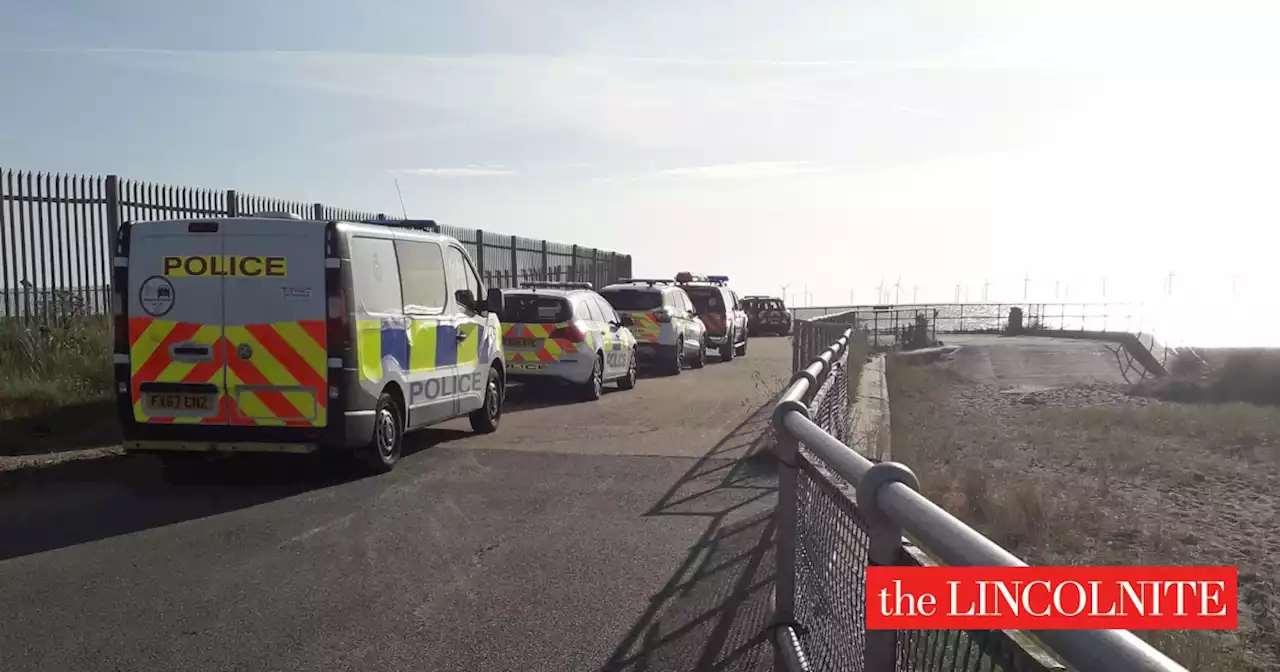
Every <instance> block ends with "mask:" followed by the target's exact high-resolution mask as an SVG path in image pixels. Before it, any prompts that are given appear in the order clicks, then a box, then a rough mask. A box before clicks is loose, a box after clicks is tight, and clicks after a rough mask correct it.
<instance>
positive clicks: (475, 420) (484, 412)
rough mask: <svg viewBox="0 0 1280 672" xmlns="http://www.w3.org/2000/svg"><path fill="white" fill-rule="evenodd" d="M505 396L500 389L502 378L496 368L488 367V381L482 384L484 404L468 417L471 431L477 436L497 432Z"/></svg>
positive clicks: (501, 388)
mask: <svg viewBox="0 0 1280 672" xmlns="http://www.w3.org/2000/svg"><path fill="white" fill-rule="evenodd" d="M504 396H506V395H505V394H504V391H503V387H502V376H500V375H498V369H497V368H496V367H492V366H490V367H489V380H488V381H486V382H485V384H484V403H482V404H481V405H480V408H477V409H476V410H474V411H471V415H470V416H469V418H470V420H471V429H472V430H474V431H475V432H476V433H477V434H492V433H493V432H495V431H497V430H498V423H499V422H501V421H502V402H503V397H504Z"/></svg>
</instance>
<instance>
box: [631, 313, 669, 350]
mask: <svg viewBox="0 0 1280 672" xmlns="http://www.w3.org/2000/svg"><path fill="white" fill-rule="evenodd" d="M631 319H632V320H633V321H634V322H635V324H634V325H632V326H631V328H630V329H631V335H632V336H635V337H636V340H637V341H643V342H646V343H657V342H659V341H661V340H662V324H661V323H660V322H658V318H657V317H656V316H655V315H654V314H653V313H631Z"/></svg>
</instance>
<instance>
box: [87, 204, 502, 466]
mask: <svg viewBox="0 0 1280 672" xmlns="http://www.w3.org/2000/svg"><path fill="white" fill-rule="evenodd" d="M438 230H439V229H438V227H435V225H434V222H425V223H423V222H418V223H413V222H405V223H394V224H393V223H377V224H371V223H352V222H334V221H316V220H303V219H299V218H297V217H296V216H293V215H288V214H282V213H263V214H259V215H254V216H250V217H231V218H215V219H182V220H172V221H156V222H140V223H136V224H129V223H125V224H124V225H123V226H121V228H120V232H119V236H118V239H117V242H116V256H115V264H114V277H113V282H112V291H113V310H114V314H115V320H116V322H115V324H116V329H115V377H116V382H117V393H118V395H117V396H118V400H119V404H118V406H119V411H120V422H121V424H122V426H123V432H124V437H125V448H126V449H127V450H130V451H142V452H156V453H159V454H161V455H166V456H170V457H169V459H167V460H166V461H167V463H169V464H170V465H172V464H173V463H174V462H176V461H177V460H178V458H177V457H175V456H174V453H190V452H197V453H210V452H220V451H227V452H239V451H252V452H299V453H310V452H315V451H318V450H322V449H332V450H349V451H353V452H354V454H356V455H357V456H359V457H360V458H361V461H362V462H364V463H365V464H367V465H368V466H369V467H370V468H372V469H373V470H374V471H389V470H390V469H391V468H392V467H394V466H395V464H396V462H397V460H399V458H400V455H401V451H402V446H403V438H404V433H405V432H406V431H409V430H412V429H416V428H420V427H426V426H428V425H432V424H436V423H439V422H442V421H445V420H449V419H451V418H455V417H459V416H463V415H466V416H469V417H470V419H471V426H472V428H474V429H475V431H477V432H492V431H494V430H496V429H497V426H498V422H499V420H500V419H501V416H502V402H503V397H504V394H505V388H504V384H505V378H506V372H505V368H504V366H505V365H504V362H503V355H502V339H501V337H500V329H501V325H500V323H499V321H498V316H497V315H496V314H495V313H494V312H492V311H490V310H489V308H488V296H487V294H486V292H485V288H484V283H483V282H482V281H481V280H480V276H479V275H478V274H477V273H476V271H475V267H474V265H473V264H472V262H471V259H470V258H469V256H468V255H467V252H466V250H465V248H463V246H462V245H461V244H459V243H458V241H457V240H454V239H453V238H450V237H448V236H443V235H440V234H439V233H438ZM494 298H495V299H499V298H500V294H497V295H495V297H494Z"/></svg>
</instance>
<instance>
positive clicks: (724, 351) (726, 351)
mask: <svg viewBox="0 0 1280 672" xmlns="http://www.w3.org/2000/svg"><path fill="white" fill-rule="evenodd" d="M736 350H737V348H735V347H734V346H733V336H725V339H724V345H722V346H720V361H722V362H732V361H733V355H734V352H735V351H736Z"/></svg>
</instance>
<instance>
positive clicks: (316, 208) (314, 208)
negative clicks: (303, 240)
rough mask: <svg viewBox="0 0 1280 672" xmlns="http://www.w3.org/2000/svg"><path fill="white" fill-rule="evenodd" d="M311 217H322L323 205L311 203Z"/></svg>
mask: <svg viewBox="0 0 1280 672" xmlns="http://www.w3.org/2000/svg"><path fill="white" fill-rule="evenodd" d="M311 219H314V220H316V221H320V220H322V219H324V205H322V204H320V203H312V204H311Z"/></svg>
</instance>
